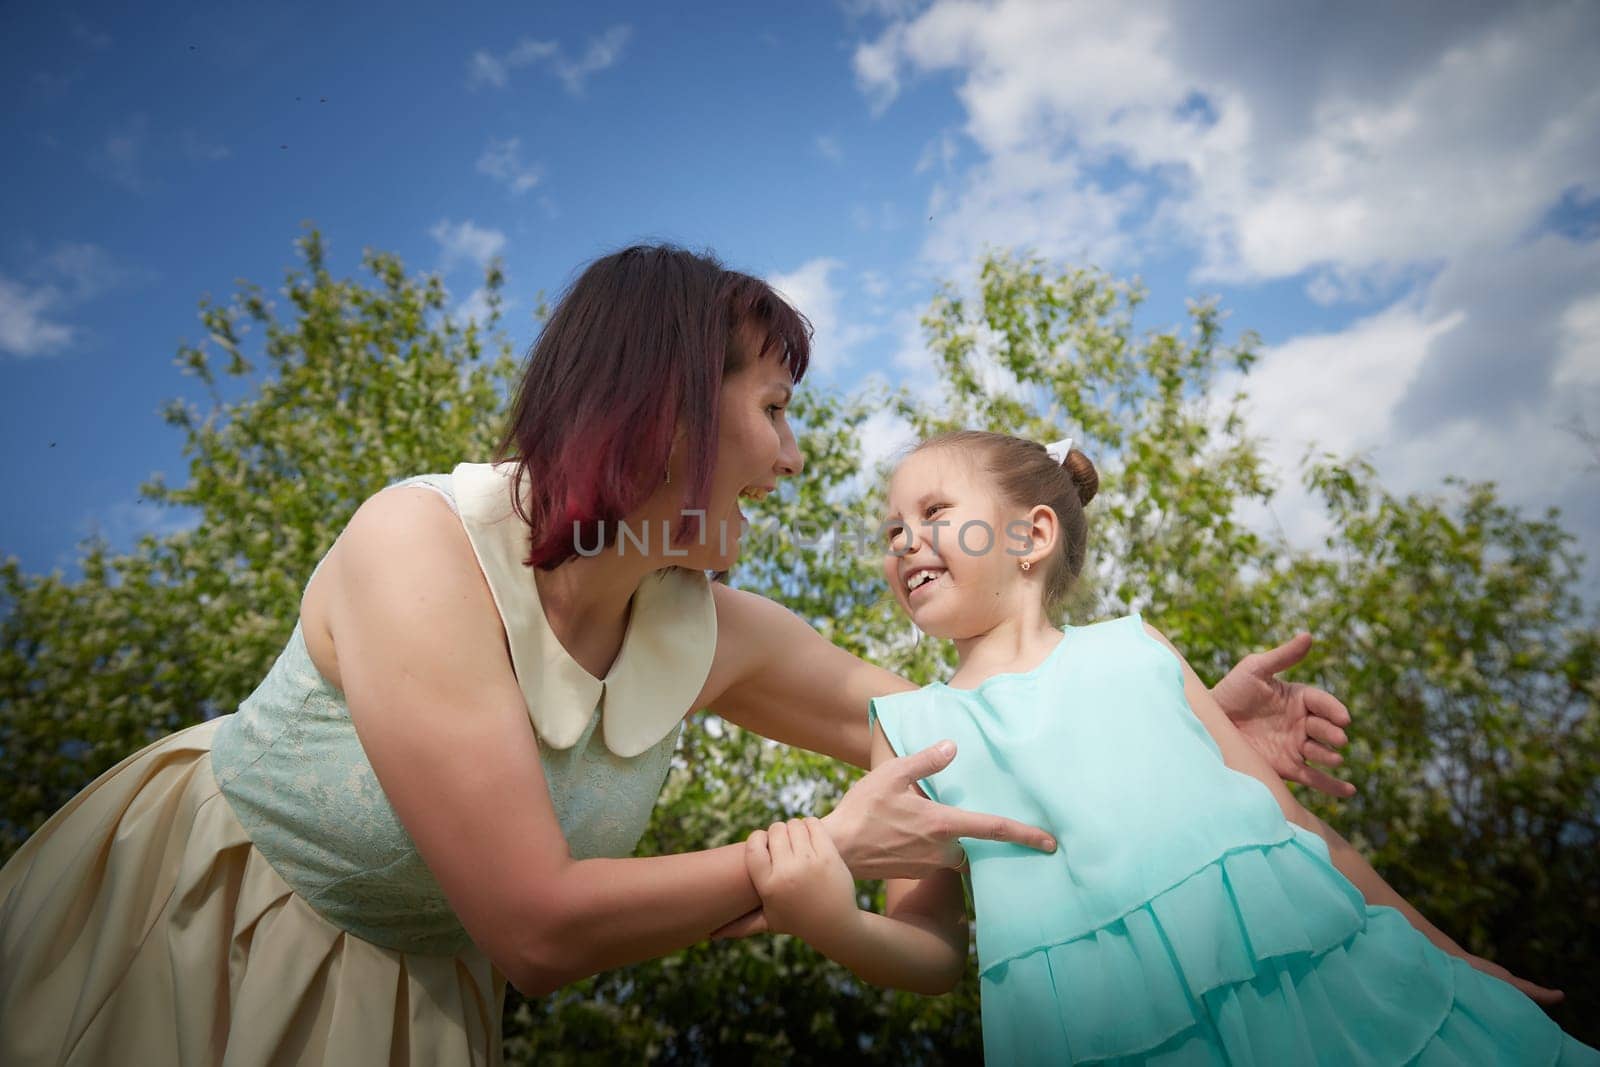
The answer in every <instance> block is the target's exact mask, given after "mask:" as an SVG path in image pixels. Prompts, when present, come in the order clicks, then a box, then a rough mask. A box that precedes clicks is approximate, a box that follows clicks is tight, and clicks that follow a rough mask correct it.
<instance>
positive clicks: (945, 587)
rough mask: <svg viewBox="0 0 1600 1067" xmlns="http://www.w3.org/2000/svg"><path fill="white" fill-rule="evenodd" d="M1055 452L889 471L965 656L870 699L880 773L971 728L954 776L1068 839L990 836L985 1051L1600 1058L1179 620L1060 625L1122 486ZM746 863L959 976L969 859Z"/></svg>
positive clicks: (1531, 1060)
mask: <svg viewBox="0 0 1600 1067" xmlns="http://www.w3.org/2000/svg"><path fill="white" fill-rule="evenodd" d="M1051 448H1052V449H1054V454H1052V453H1051V451H1050V450H1047V449H1046V448H1045V447H1042V446H1040V445H1038V444H1036V443H1033V442H1029V441H1023V440H1020V439H1018V438H1015V437H1007V436H1004V435H1000V434H991V433H981V432H974V431H966V432H961V433H954V434H948V435H944V436H941V437H938V438H935V439H933V440H931V441H928V442H926V443H924V444H923V445H922V446H920V447H919V448H918V449H917V450H916V451H915V452H913V453H912V454H911V456H910V457H909V458H907V460H906V461H905V462H904V463H902V464H901V466H900V467H899V468H898V470H897V471H896V472H895V474H894V477H893V479H892V481H891V484H890V490H889V520H890V524H891V528H893V527H898V529H896V530H895V532H894V533H893V535H892V537H891V540H890V544H889V551H888V554H887V555H886V557H885V560H884V571H885V575H886V577H887V578H888V580H889V584H890V586H891V587H892V588H893V589H894V590H895V595H896V597H897V598H898V599H899V602H900V605H901V607H902V608H903V609H904V610H905V611H906V613H907V614H908V615H909V616H910V617H911V620H912V622H913V623H914V624H915V625H916V626H918V627H919V628H921V629H922V630H923V631H926V632H927V633H929V634H932V635H934V636H936V637H942V638H945V639H948V640H951V641H954V642H955V645H956V650H957V652H958V653H959V657H960V668H959V669H958V670H957V671H956V674H955V676H954V677H953V678H952V679H951V680H950V682H949V683H948V684H944V683H938V682H935V683H934V684H932V685H929V686H926V687H924V688H923V689H920V690H917V691H914V692H908V693H900V694H896V695H894V696H889V697H881V698H878V699H876V700H874V701H872V707H871V711H870V716H871V718H872V719H873V720H874V721H875V726H874V735H873V762H874V765H876V764H877V763H880V762H882V761H885V760H888V759H891V758H893V757H894V755H895V754H896V753H906V752H913V751H916V750H918V749H921V748H923V747H925V746H927V745H931V744H935V743H937V742H939V741H940V740H941V739H950V740H953V741H954V742H955V743H956V746H957V749H958V752H959V755H958V757H957V758H956V759H955V761H954V762H953V763H951V764H950V765H949V767H948V768H946V769H945V770H943V771H941V772H939V773H938V774H935V775H933V776H932V777H931V778H929V779H926V780H925V781H924V782H923V783H922V787H923V789H924V791H925V792H926V793H927V794H928V796H930V797H932V798H934V799H936V800H939V801H942V802H945V803H948V804H954V805H958V806H961V807H965V808H969V809H973V810H977V811H982V812H985V813H989V814H994V815H1003V816H1007V817H1010V818H1014V819H1018V820H1021V821H1022V822H1025V823H1032V824H1035V825H1038V826H1042V827H1044V828H1046V829H1048V830H1051V831H1052V832H1054V833H1055V835H1056V838H1057V840H1058V841H1059V842H1060V847H1059V848H1058V850H1057V851H1056V852H1054V853H1051V854H1045V853H1039V852H1033V851H1030V850H1027V849H1023V848H1019V847H1016V846H1012V845H1007V844H1003V843H997V842H991V841H975V840H974V841H966V842H964V843H965V845H966V848H967V853H968V858H969V861H970V867H971V879H972V894H973V899H974V901H975V904H976V910H977V922H978V936H977V941H978V965H979V974H980V985H981V990H982V996H983V1037H984V1050H985V1054H986V1057H987V1059H988V1060H989V1061H990V1062H991V1063H996V1064H1012V1063H1075V1062H1084V1061H1097V1062H1100V1061H1132V1062H1139V1063H1160V1064H1180V1063H1181V1064H1215V1063H1253V1064H1271V1065H1276V1064H1291V1063H1292V1064H1305V1063H1319V1062H1320V1063H1339V1064H1368V1063H1371V1064H1402V1063H1411V1062H1420V1063H1424V1064H1430V1063H1466V1064H1488V1063H1505V1064H1511V1063H1515V1064H1551V1063H1561V1064H1568V1063H1600V1053H1596V1052H1595V1050H1594V1049H1591V1048H1589V1047H1588V1046H1585V1045H1582V1044H1580V1043H1579V1042H1577V1041H1575V1040H1573V1039H1572V1038H1571V1037H1569V1036H1567V1035H1566V1034H1564V1033H1563V1032H1562V1031H1561V1030H1560V1029H1559V1028H1558V1027H1557V1026H1556V1025H1555V1024H1554V1023H1553V1022H1551V1021H1550V1019H1549V1018H1548V1017H1547V1016H1546V1015H1545V1014H1544V1012H1542V1011H1541V1010H1540V1009H1539V1007H1538V1006H1537V1005H1536V1004H1535V1003H1534V1000H1532V999H1529V997H1536V998H1538V999H1540V1000H1543V1001H1546V1002H1549V1003H1554V1002H1555V1001H1558V1000H1559V999H1560V997H1561V994H1559V993H1557V992H1555V991H1552V990H1547V989H1542V988H1540V987H1538V986H1535V985H1533V984H1532V983H1527V982H1523V981H1521V980H1520V979H1516V978H1514V977H1513V976H1512V975H1510V974H1509V973H1507V972H1506V971H1505V970H1504V969H1503V968H1500V967H1497V966H1495V965H1494V964H1492V963H1489V962H1488V961H1486V960H1482V959H1479V958H1476V957H1474V956H1471V955H1470V954H1468V953H1467V952H1465V951H1464V950H1463V949H1462V948H1461V947H1460V946H1459V945H1457V944H1456V943H1455V942H1454V941H1452V940H1451V939H1450V938H1449V937H1447V936H1445V934H1443V933H1442V932H1441V931H1439V930H1438V929H1437V928H1436V927H1434V926H1433V925H1432V924H1431V923H1429V922H1428V921H1427V920H1426V919H1424V918H1423V917H1422V916H1421V915H1420V914H1418V913H1417V911H1416V910H1415V909H1413V908H1412V907H1411V906H1410V905H1409V904H1407V903H1406V902H1405V901H1404V900H1403V899H1402V898H1401V897H1400V896H1399V895H1398V894H1397V893H1395V892H1394V890H1393V889H1391V888H1390V887H1389V886H1388V885H1387V884H1385V883H1384V881H1383V879H1381V878H1380V877H1379V876H1378V875H1377V873H1376V872H1375V871H1374V870H1373V869H1372V868H1371V866H1369V865H1368V864H1367V863H1366V861H1365V860H1363V859H1362V858H1361V856H1360V855H1359V854H1358V853H1357V852H1356V851H1355V850H1354V849H1353V848H1352V847H1351V846H1350V845H1349V844H1348V843H1346V842H1345V841H1344V839H1343V838H1341V837H1340V836H1339V835H1338V834H1336V833H1335V832H1334V831H1333V830H1331V829H1329V828H1328V827H1327V826H1326V825H1325V824H1324V823H1322V822H1321V821H1320V820H1318V819H1317V818H1316V817H1315V816H1313V815H1311V814H1310V813H1309V812H1307V811H1306V810H1305V809H1304V808H1302V807H1301V806H1300V805H1299V804H1298V803H1297V802H1296V801H1295V799H1294V798H1293V796H1292V795H1291V794H1290V793H1289V791H1288V790H1287V788H1285V786H1284V785H1283V783H1282V781H1280V779H1279V778H1278V776H1277V775H1276V774H1274V773H1273V772H1272V770H1271V768H1270V767H1268V766H1267V764H1266V763H1265V762H1264V761H1263V759H1262V758H1261V757H1260V756H1259V755H1257V754H1256V753H1255V752H1254V751H1253V750H1252V749H1251V748H1250V747H1249V745H1248V744H1246V743H1245V742H1244V740H1243V739H1242V737H1241V736H1240V734H1239V733H1238V731H1237V729H1236V728H1235V727H1233V726H1232V725H1231V724H1230V723H1229V721H1228V720H1227V718H1226V717H1225V716H1224V715H1223V714H1222V712H1221V711H1220V710H1219V709H1218V707H1217V705H1216V704H1215V702H1214V701H1213V700H1212V699H1211V698H1210V696H1209V694H1208V693H1207V690H1206V688H1205V686H1204V685H1203V684H1202V683H1201V682H1200V680H1199V679H1198V678H1197V677H1196V675H1195V673H1194V671H1192V670H1191V669H1190V668H1189V666H1188V664H1187V663H1185V662H1184V660H1183V658H1182V657H1181V656H1180V655H1178V654H1177V652H1176V650H1175V649H1173V647H1172V645H1171V644H1170V643H1168V642H1167V640H1166V638H1164V637H1163V636H1162V635H1161V634H1160V633H1158V632H1157V631H1156V630H1155V629H1153V628H1152V627H1150V626H1148V625H1146V624H1145V623H1144V622H1143V621H1142V620H1141V619H1140V618H1139V617H1138V616H1137V615H1133V616H1129V617H1127V618H1123V619H1117V620H1115V621H1112V622H1104V623H1099V624H1096V625H1093V626H1084V627H1074V626H1069V627H1066V629H1065V631H1062V630H1057V629H1056V628H1055V627H1054V626H1052V625H1051V623H1050V622H1049V615H1048V612H1049V609H1050V608H1051V607H1052V606H1053V605H1054V604H1055V603H1057V602H1058V601H1059V600H1060V598H1061V597H1062V595H1063V594H1064V593H1065V592H1066V591H1067V589H1068V588H1069V586H1070V585H1071V583H1072V581H1073V579H1075V578H1076V577H1077V575H1078V573H1079V571H1080V570H1081V568H1082V565H1083V558H1084V548H1085V520H1084V512H1083V505H1084V504H1087V503H1088V502H1089V500H1090V498H1091V497H1093V496H1094V494H1095V490H1096V488H1097V487H1098V477H1097V475H1096V474H1095V470H1094V466H1093V464H1091V463H1090V462H1089V460H1088V458H1087V457H1085V456H1084V454H1083V453H1082V452H1078V451H1074V450H1072V449H1071V447H1070V442H1064V443H1063V445H1062V446H1051ZM747 858H748V864H749V869H750V873H751V877H752V879H753V881H754V882H755V885H756V888H757V889H758V890H759V891H760V893H761V896H762V900H763V907H764V911H765V914H766V922H767V925H768V927H769V928H770V929H772V930H776V931H780V932H786V933H792V934H796V935H798V936H800V937H803V938H805V939H806V940H807V941H808V942H810V943H811V944H812V945H813V946H815V947H816V948H817V949H818V950H819V951H821V952H823V953H824V954H826V955H827V956H829V957H830V958H832V959H834V960H836V961H838V962H839V963H841V964H843V965H844V966H846V967H849V968H850V969H851V970H853V971H854V972H855V973H856V974H858V975H859V976H860V977H862V978H863V979H865V980H867V981H870V982H874V983H876V984H880V985H888V986H895V987H899V988H903V989H909V990H913V991H917V992H922V993H929V994H934V993H941V992H946V991H948V990H949V989H951V988H952V987H953V986H954V985H955V984H956V983H957V982H958V981H959V980H960V977H961V975H962V973H963V972H964V970H965V966H966V955H967V929H966V921H965V917H964V915H963V911H964V908H963V902H962V888H961V882H960V875H959V874H958V873H957V872H955V871H951V872H948V873H945V874H942V875H939V876H936V877H932V878H926V879H923V880H921V881H891V882H889V884H888V892H887V899H888V907H887V914H886V915H875V914H872V913H870V912H862V911H859V910H858V909H857V906H856V897H855V887H854V883H853V882H852V880H851V876H850V873H849V871H848V870H847V869H846V868H845V866H844V864H843V863H841V862H840V861H839V859H838V858H837V854H836V853H835V851H834V849H833V846H832V843H831V842H830V841H829V839H828V836H827V833H826V831H824V830H823V829H822V828H821V826H820V824H819V823H817V821H816V820H812V819H802V820H794V821H791V822H789V823H787V824H785V823H779V824H776V825H774V826H773V827H772V828H771V829H770V830H768V831H758V832H757V833H755V834H754V835H752V836H751V838H750V844H749V848H748V852H747ZM1491 976H1493V977H1491ZM1519 989H1520V990H1521V991H1520V992H1519ZM1524 992H1525V993H1527V994H1528V995H1527V996H1525V995H1524Z"/></svg>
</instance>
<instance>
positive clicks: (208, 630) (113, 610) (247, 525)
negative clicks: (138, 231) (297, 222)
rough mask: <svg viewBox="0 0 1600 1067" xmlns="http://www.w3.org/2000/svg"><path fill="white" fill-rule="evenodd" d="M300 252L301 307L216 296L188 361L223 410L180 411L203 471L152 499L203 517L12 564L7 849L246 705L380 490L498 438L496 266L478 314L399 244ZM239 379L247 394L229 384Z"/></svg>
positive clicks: (2, 660) (505, 377)
mask: <svg viewBox="0 0 1600 1067" xmlns="http://www.w3.org/2000/svg"><path fill="white" fill-rule="evenodd" d="M299 250H300V253H301V256H302V259H303V266H302V268H301V269H299V270H296V271H293V272H291V273H290V274H289V275H288V278H287V279H286V283H285V287H284V290H283V295H284V296H285V297H286V299H287V301H288V306H289V312H290V313H289V314H288V315H286V316H285V315H281V314H280V312H279V310H278V308H277V307H276V306H275V305H274V303H273V302H272V301H271V300H269V299H268V297H267V295H266V294H264V293H263V292H262V291H261V290H260V289H259V288H257V287H255V286H253V285H245V286H243V287H242V288H241V289H240V291H239V292H238V293H237V295H236V296H235V297H234V299H233V300H232V301H230V302H229V303H227V304H221V305H219V304H215V303H212V302H210V301H205V302H202V304H201V309H200V322H201V325H202V327H203V328H204V330H205V335H206V339H205V341H203V342H202V343H201V344H198V345H187V344H186V345H184V346H183V347H182V348H180V350H179V352H178V356H177V360H176V362H177V364H178V365H179V366H180V367H181V368H182V369H183V371H184V372H185V373H186V374H189V375H193V376H194V377H195V378H196V379H198V381H199V383H200V384H201V386H202V387H203V391H204V393H205V395H206V396H207V397H208V399H209V406H208V408H207V409H205V410H201V409H200V408H199V407H198V406H196V405H194V404H192V403H188V402H183V401H173V402H172V403H171V404H170V405H169V406H168V408H167V410H166V413H165V416H166V420H167V422H169V423H170V424H172V425H173V426H174V427H176V428H177V429H179V430H180V431H181V432H182V433H183V434H184V435H185V439H186V443H185V446H184V453H185V455H186V456H187V457H188V461H189V470H188V478H187V480H186V482H185V484H184V485H182V486H181V487H170V486H168V485H167V484H166V483H165V481H164V480H163V479H161V478H160V477H157V478H154V479H152V480H151V481H150V482H149V483H148V484H146V485H145V486H143V487H142V490H141V496H142V498H143V499H146V500H151V501H155V502H157V503H161V504H165V505H170V506H174V507H180V508H185V509H190V514H192V515H193V517H194V526H193V527H192V528H191V529H188V530H186V531H184V532H182V533H178V534H174V535H171V536H166V537H152V536H146V537H143V538H141V539H140V541H139V543H138V544H137V545H136V546H135V547H134V548H132V549H131V550H129V551H127V552H121V553H118V552H114V551H113V550H112V549H111V548H110V547H109V546H107V545H106V544H104V543H90V544H88V545H86V546H85V548H84V555H83V558H82V569H83V576H82V578H81V579H78V580H69V579H67V578H65V577H64V576H62V575H60V574H52V575H46V576H34V575H27V574H24V573H23V572H22V571H21V569H20V567H19V566H18V564H17V562H16V560H15V559H8V560H6V561H5V562H4V563H3V564H0V606H3V607H4V609H5V618H4V621H3V622H0V760H3V761H4V767H5V774H4V777H5V780H6V781H7V782H9V783H15V785H14V786H12V787H11V788H8V789H7V790H5V792H4V794H3V796H0V859H3V858H4V857H9V856H10V855H11V853H12V852H14V851H15V850H16V848H17V847H18V846H20V845H21V843H22V841H23V840H25V839H26V837H27V836H28V835H29V834H30V833H31V832H32V831H33V830H34V829H35V828H37V827H38V826H39V825H40V824H41V823H42V822H43V821H44V820H45V819H46V818H47V817H48V816H49V815H50V814H51V813H52V812H53V811H55V810H56V809H57V808H59V807H60V806H61V805H62V804H64V803H66V801H67V800H69V799H71V797H72V795H73V794H74V793H76V792H77V791H78V790H79V789H80V788H82V787H83V786H84V785H85V784H87V783H88V782H89V781H91V780H92V779H93V778H94V777H96V776H97V775H98V774H100V773H101V772H102V771H104V770H106V769H107V768H108V767H110V766H111V765H112V764H114V763H116V762H117V761H118V760H120V759H122V758H123V757H124V756H126V755H128V754H130V753H131V752H134V751H136V750H137V749H139V748H140V747H142V746H143V745H145V744H147V743H149V742H150V741H152V740H155V739H156V738H158V737H160V736H162V735H163V734H166V733H169V732H171V731H173V730H176V729H180V728H182V727H185V726H189V725H192V724H194V723H197V722H200V721H203V720H204V719H206V718H209V717H212V716H214V715H217V714H221V713H224V712H228V711H231V710H232V709H233V708H234V707H235V706H237V705H238V703H239V701H240V700H242V699H243V698H244V697H245V696H247V695H248V694H249V693H250V691H251V690H253V689H254V688H255V687H256V685H257V684H258V683H259V682H260V681H261V679H262V678H263V677H264V676H265V674H266V671H267V669H268V668H269V667H270V666H271V664H272V661H273V660H274V659H275V658H276V657H277V655H278V653H279V652H280V651H282V649H283V645H284V643H285V641H286V640H287V638H288V636H289V633H290V631H291V630H292V629H293V628H294V625H295V621H296V618H297V615H298V612H299V603H300V594H301V591H302V590H303V589H304V587H305V583H306V581H307V580H308V579H309V578H310V576H311V570H312V568H313V567H314V566H315V564H316V561H317V560H318V559H319V558H321V556H322V554H323V553H324V552H326V551H327V549H328V547H329V546H330V545H331V544H332V543H333V540H334V538H335V537H337V536H338V533H339V531H340V530H341V529H342V528H343V527H344V524H345V523H346V522H347V521H348V520H349V518H350V516H351V515H352V514H353V513H354V512H355V509H356V508H357V507H358V506H359V505H360V504H361V502H362V501H363V500H364V499H366V498H367V497H368V496H370V495H371V494H373V493H375V492H377V491H378V490H380V489H382V488H383V487H384V486H385V485H387V484H389V483H390V482H392V481H395V480H398V479H399V478H402V477H405V476H407V475H411V474H416V473H420V472H423V471H448V470H449V469H450V468H451V467H452V466H454V464H455V463H457V462H459V461H460V460H461V459H462V458H463V457H471V456H480V455H487V454H488V452H489V450H490V449H491V448H492V447H493V444H494V439H495V438H494V435H495V433H496V432H497V431H498V429H499V416H500V412H501V411H502V410H503V409H504V407H505V403H506V396H507V394H508V390H509V389H510V388H511V385H512V376H513V375H514V373H515V369H516V368H515V361H514V360H513V359H512V358H511V355H510V351H509V347H508V345H507V343H506V342H505V341H504V340H500V341H493V340H492V339H491V338H489V337H487V336H486V330H493V328H494V326H495V324H496V323H497V321H498V318H499V312H500V306H501V301H500V288H501V282H502V278H501V272H500V268H499V267H498V265H496V266H492V267H490V268H489V270H488V272H487V275H486V279H485V282H486V289H487V293H488V301H489V308H490V318H489V320H488V321H487V322H486V323H485V324H484V325H482V326H480V325H479V324H477V323H474V322H466V323H462V322H460V321H458V320H457V319H456V318H455V317H453V316H451V315H448V314H446V313H445V307H446V301H447V294H446V292H445V290H444V287H443V285H442V284H441V283H440V282H439V280H438V279H437V278H432V277H424V278H411V277H408V276H407V275H406V272H405V270H404V268H403V267H402V265H401V263H400V261H399V260H398V259H396V258H395V257H394V256H392V255H386V254H381V253H370V252H369V253H368V254H366V255H365V256H364V257H363V265H364V267H365V269H366V271H367V273H368V274H369V275H370V278H371V281H370V282H369V283H363V282H360V281H355V280H349V279H337V278H334V277H333V276H332V275H331V274H330V273H329V271H328V268H327V263H326V257H325V252H324V248H323V243H322V239H321V237H320V236H319V235H318V234H317V233H316V232H314V231H313V232H311V233H309V234H307V235H306V236H305V237H304V238H303V239H301V240H300V241H299ZM252 334H256V335H257V336H252ZM258 362H259V363H262V364H264V367H263V368H262V369H261V370H258V369H257V363H258ZM230 383H233V384H235V386H236V391H237V390H239V389H242V392H243V395H242V396H241V397H239V398H237V399H229V398H227V397H226V396H225V395H224V389H223V387H224V386H225V385H228V384H230Z"/></svg>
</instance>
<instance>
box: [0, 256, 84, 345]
mask: <svg viewBox="0 0 1600 1067" xmlns="http://www.w3.org/2000/svg"><path fill="white" fill-rule="evenodd" d="M60 304H61V293H60V292H59V291H58V290H57V289H56V288H55V287H54V286H49V285H40V286H30V285H26V284H23V283H20V282H15V281H12V280H11V279H10V278H7V277H5V276H3V275H0V349H4V350H5V351H6V352H9V353H11V354H12V355H13V356H42V355H46V354H48V353H50V352H54V351H58V350H60V349H62V348H65V347H66V346H67V345H68V344H69V343H71V341H72V338H73V329H72V327H71V326H67V325H65V324H63V323H60V322H52V321H50V318H48V317H47V316H51V315H53V313H54V312H55V311H56V310H58V309H59V307H60Z"/></svg>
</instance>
